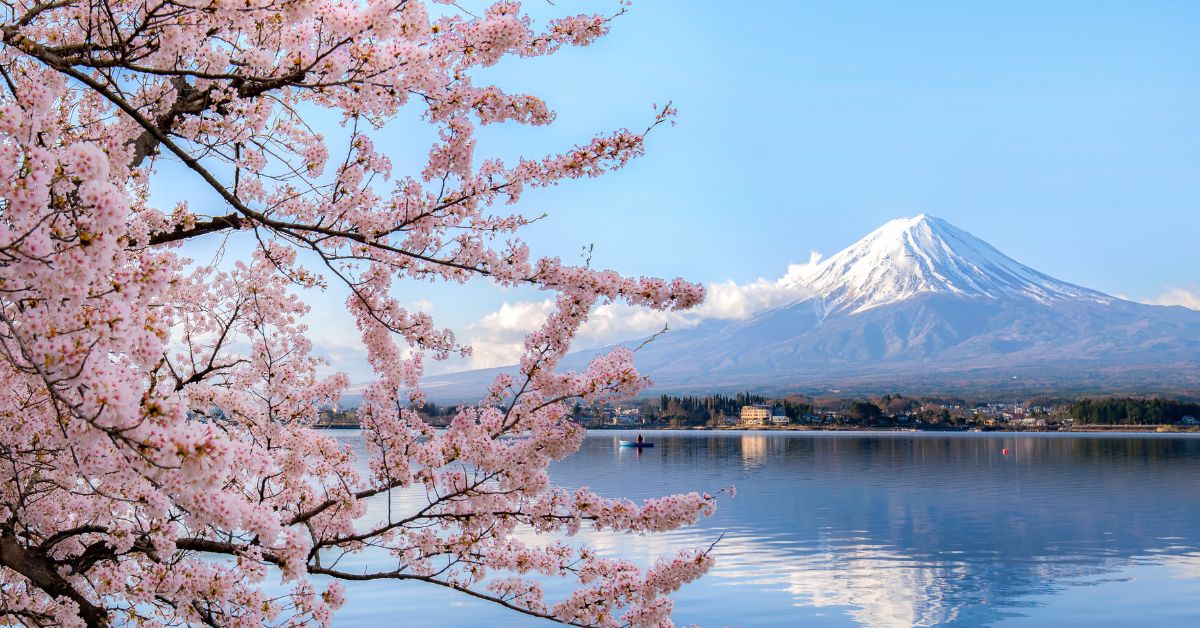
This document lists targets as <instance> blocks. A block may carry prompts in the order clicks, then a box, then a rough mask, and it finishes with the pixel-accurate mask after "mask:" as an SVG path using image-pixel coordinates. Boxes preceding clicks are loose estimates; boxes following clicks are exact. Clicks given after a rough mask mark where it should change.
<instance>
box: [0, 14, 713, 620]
mask: <svg viewBox="0 0 1200 628" xmlns="http://www.w3.org/2000/svg"><path fill="white" fill-rule="evenodd" d="M4 7H5V8H4V16H3V23H2V25H0V41H2V42H3V46H2V47H0V198H2V204H0V352H2V359H0V413H2V414H3V418H2V420H0V490H2V491H3V501H2V502H0V621H3V622H5V623H14V624H27V625H48V624H55V625H58V624H62V625H87V626H102V625H112V624H137V625H183V624H187V625H194V624H208V625H214V626H215V625H221V626H224V625H244V626H260V625H264V624H272V625H277V624H288V625H296V624H302V623H310V622H315V623H319V624H328V623H329V622H330V620H331V613H332V612H333V610H334V609H336V608H337V607H338V606H339V605H341V604H342V603H343V601H344V597H345V593H344V588H343V585H342V584H341V582H343V581H349V580H366V579H373V580H395V581H406V580H411V581H419V583H424V585H425V586H435V587H445V588H449V589H452V590H455V591H458V592H461V593H463V594H466V595H471V596H474V597H477V598H481V599H484V600H489V601H491V602H494V603H496V604H500V605H503V606H505V607H508V608H510V609H513V610H515V611H518V612H522V613H528V614H530V615H535V616H538V617H545V618H550V619H555V620H558V621H562V622H566V623H572V624H578V625H664V624H669V622H670V619H669V616H670V611H671V602H670V600H669V598H667V597H665V595H666V594H669V593H670V592H672V591H674V590H676V589H677V588H678V587H679V586H680V585H681V584H683V583H685V582H688V581H690V580H692V579H694V578H696V577H698V576H699V575H700V574H701V573H703V572H704V571H705V570H706V568H707V567H708V566H709V564H710V560H711V559H710V557H709V555H708V552H707V551H705V550H697V551H687V552H683V553H681V554H679V555H676V556H671V557H666V558H663V559H661V560H660V561H659V562H657V563H655V564H653V565H650V566H649V567H648V568H646V569H641V568H639V567H638V566H637V565H635V564H633V563H631V562H628V561H624V560H614V559H606V558H603V557H600V556H598V554H597V553H596V552H595V551H593V550H590V549H588V548H587V547H585V546H582V544H580V543H578V542H573V540H572V539H569V538H566V536H568V535H570V534H572V533H574V532H576V531H577V530H580V529H581V528H585V527H586V528H594V529H599V530H609V531H618V532H626V533H634V534H640V533H649V532H656V531H663V530H669V529H672V528H676V527H678V526H681V525H685V524H688V523H690V522H694V521H695V520H696V519H697V518H698V517H699V516H702V515H704V514H706V513H711V512H712V510H713V508H714V498H713V497H712V496H710V495H706V494H704V495H702V494H695V493H693V494H688V495H678V496H668V497H663V498H660V499H654V500H648V501H645V502H642V503H633V502H631V501H629V500H626V499H612V498H606V497H602V496H599V495H596V494H594V493H592V492H590V491H588V490H586V489H582V490H564V489H562V488H558V487H555V486H554V485H552V484H551V483H550V481H549V478H548V475H547V467H548V465H549V464H550V463H551V462H552V461H554V460H558V459H561V458H563V457H564V456H567V455H568V454H570V453H572V452H573V451H575V450H576V449H577V448H578V447H579V445H580V443H581V439H582V437H583V434H582V430H581V428H579V427H578V426H577V425H575V424H574V423H572V422H570V421H569V420H568V415H569V408H568V406H567V403H568V402H572V401H575V400H579V399H583V400H586V401H589V402H603V401H604V400H606V399H613V398H619V397H626V396H629V395H633V394H636V393H637V392H638V391H639V390H640V389H641V388H642V387H643V386H645V384H646V382H645V380H644V378H643V377H641V376H640V375H639V374H638V373H637V371H636V370H635V368H634V366H633V363H632V353H631V352H630V351H628V350H625V349H617V350H615V351H613V352H612V353H610V354H608V355H605V356H603V357H600V358H598V359H596V360H594V361H593V362H592V363H591V364H590V366H588V367H587V368H586V370H584V371H583V372H560V371H559V370H558V369H557V365H558V362H559V360H560V358H561V357H562V356H563V355H564V353H566V352H567V351H568V348H569V346H570V342H571V339H572V336H573V335H574V334H575V332H576V331H577V330H578V329H579V328H580V326H581V325H582V324H583V323H584V322H585V321H586V320H587V318H588V314H589V312H590V311H591V309H592V308H593V306H595V305H597V304H601V303H605V302H610V301H615V300H622V301H625V302H628V303H631V304H636V305H641V306H646V307H650V308H660V309H668V308H669V309H681V308H688V307H691V306H693V305H695V304H696V303H698V302H699V301H700V300H701V299H702V298H703V292H702V289H701V288H699V287H698V286H696V285H694V284H690V283H686V282H684V281H682V280H679V279H676V280H673V281H664V280H659V279H653V278H644V277H642V278H631V277H624V276H621V275H619V274H618V273H616V272H611V271H600V270H595V269H592V268H590V267H588V265H587V264H584V265H581V266H572V265H569V264H567V263H564V262H562V261H561V260H559V259H555V258H538V257H535V256H533V255H532V254H531V252H530V250H529V248H528V247H527V246H526V245H525V244H523V243H522V242H521V240H520V239H518V237H517V232H519V231H520V230H521V228H522V227H523V226H525V225H526V224H528V223H529V222H530V219H528V218H526V217H525V216H523V215H521V214H520V213H519V212H518V211H516V209H515V208H514V207H512V204H514V203H516V202H517V201H518V200H519V199H520V198H521V195H522V193H523V192H524V191H525V190H528V189H531V188H540V187H547V186H553V185H556V184H558V183H560V182H562V181H564V180H567V179H576V178H583V177H594V176H597V175H600V174H603V173H605V172H607V171H610V170H613V169H616V168H620V167H621V166H623V165H625V164H626V163H627V162H628V161H629V160H630V159H633V158H635V157H637V156H638V155H640V154H641V153H642V151H643V143H644V138H645V135H646V133H645V132H631V131H628V130H619V131H616V132H613V133H609V134H606V135H601V136H598V137H595V138H592V139H589V140H587V141H584V142H582V143H581V144H579V145H577V146H574V147H564V150H563V151H562V152H561V153H558V154H551V155H548V156H538V157H529V158H522V159H519V160H516V161H515V162H505V161H503V160H500V159H495V158H485V157H482V156H478V155H476V154H475V150H476V141H475V139H474V136H475V129H476V128H477V127H479V126H482V125H488V124H497V123H503V122H509V123H516V124H525V125H544V124H548V123H550V122H551V121H552V120H553V117H554V116H553V113H552V112H551V111H550V110H549V109H548V108H547V105H546V104H545V103H543V102H542V101H541V100H539V99H538V98H536V97H534V96H530V95H525V94H512V93H508V92H506V91H503V90H502V89H501V88H500V87H497V86H492V85H480V84H476V83H475V82H474V81H473V80H472V76H473V75H475V74H478V72H477V70H478V69H479V68H483V67H487V66H490V65H493V64H495V63H496V62H498V61H499V60H501V59H502V58H510V59H513V61H512V62H517V61H516V59H519V58H526V57H538V56H542V55H549V54H552V53H554V52H555V51H557V50H559V49H560V48H561V47H563V46H586V45H588V44H589V43H591V42H592V41H594V40H595V39H596V38H598V37H601V36H603V35H604V34H605V33H606V32H607V31H608V29H609V27H610V24H611V23H612V19H613V18H614V17H616V16H617V15H619V14H621V13H622V12H624V11H625V10H626V8H625V7H624V6H623V5H616V6H613V7H612V8H611V10H610V11H609V12H607V13H602V14H598V15H576V16H567V17H561V18H559V19H554V20H551V21H547V22H544V23H538V22H535V21H534V20H532V19H530V18H529V17H528V16H527V15H526V14H524V13H523V12H522V10H521V7H520V6H519V5H518V4H517V3H516V2H504V1H502V2H496V3H495V4H492V5H490V6H485V7H480V8H479V9H474V8H464V7H461V6H459V5H457V4H448V3H443V4H442V5H441V6H438V5H432V6H431V5H428V4H427V3H426V2H420V1H417V0H87V1H85V0H4ZM405 105H408V108H407V109H405V111H406V112H416V111H419V112H420V115H421V116H422V119H423V120H424V121H426V122H427V123H428V124H430V125H433V126H434V127H435V128H436V130H437V133H438V140H437V141H436V142H435V143H434V144H433V145H432V146H431V147H430V148H429V151H428V160H427V163H426V164H425V166H424V169H423V170H421V171H420V172H414V173H410V174H402V173H398V172H394V171H393V168H392V164H391V162H390V161H389V159H388V157H387V156H386V155H385V154H383V152H382V151H380V150H377V148H376V146H377V142H379V141H380V139H381V138H384V137H386V134H384V133H383V132H382V131H381V128H382V127H383V125H384V124H386V123H387V122H389V121H390V120H392V119H394V118H396V117H397V116H398V115H400V113H401V109H402V108H403V107H405ZM321 110H324V111H331V112H335V115H340V116H341V119H342V121H343V124H344V126H345V128H346V129H347V132H348V135H349V140H348V142H347V143H346V144H345V145H344V146H343V145H340V144H337V143H335V142H331V141H328V140H326V138H324V137H323V136H322V134H321V133H320V132H319V131H318V130H316V129H314V128H312V127H311V126H310V125H309V124H306V121H305V119H306V114H311V113H312V112H314V111H321ZM672 114H673V111H672V110H671V108H670V107H666V108H662V109H661V110H659V111H658V112H657V115H656V116H655V117H653V118H649V119H648V120H647V123H648V126H649V128H654V127H655V126H657V125H658V124H660V123H662V122H664V121H666V120H668V119H669V118H670V117H671V116H672ZM307 117H309V119H311V117H310V116H307ZM647 130H649V129H647ZM335 144H337V145H335ZM331 151H332V152H333V153H335V154H336V156H331ZM167 162H171V163H172V164H174V165H173V166H172V167H175V168H182V169H183V170H184V171H185V172H186V173H187V176H189V177H192V178H193V179H194V180H195V181H197V182H199V183H200V184H202V185H203V186H204V187H205V189H207V190H210V191H211V192H212V194H213V195H214V196H213V198H216V199H219V201H217V202H214V203H205V204H204V206H193V205H192V204H189V203H180V204H179V205H177V206H175V207H172V208H160V207H155V206H154V204H153V203H152V202H151V200H150V198H151V197H150V189H151V186H152V185H153V184H154V182H155V181H156V177H155V172H156V168H159V167H160V166H161V165H163V164H165V163H167ZM230 234H237V236H238V237H241V238H245V239H246V240H247V241H251V242H253V246H248V247H246V250H247V251H251V250H252V252H247V254H246V256H245V258H244V259H241V260H237V261H236V263H234V262H233V260H225V261H224V262H223V263H220V264H217V263H215V262H206V263H196V262H192V261H190V260H186V259H184V258H183V257H181V255H180V254H179V251H178V248H179V245H180V244H181V243H183V242H186V241H189V240H193V239H199V238H208V239H213V238H217V239H221V238H227V237H229V236H230ZM476 277H484V278H487V279H489V280H491V281H493V282H496V283H497V284H500V285H505V286H517V285H525V286H533V287H535V288H537V289H541V290H545V291H547V292H549V293H551V294H553V295H554V298H555V299H556V303H557V306H556V309H555V311H554V312H553V313H552V314H551V315H550V316H549V318H548V320H546V322H545V324H544V325H543V326H542V327H541V328H540V329H539V330H538V331H536V332H535V333H532V334H531V335H529V337H528V338H527V339H526V341H525V345H524V347H525V348H524V357H523V358H522V359H521V362H520V368H519V373H518V374H517V375H515V376H501V377H498V378H497V379H496V381H495V383H494V384H493V385H492V386H491V388H490V391H489V392H488V394H487V396H486V398H483V399H481V400H480V401H479V403H478V404H477V405H474V406H469V407H463V408H461V409H460V410H459V412H458V414H457V416H455V417H454V419H453V422H452V424H451V425H450V426H449V428H447V429H445V430H434V429H431V428H430V427H429V426H428V425H426V424H425V423H423V422H422V421H421V420H420V418H419V417H418V415H417V414H416V412H415V410H414V408H415V407H418V406H419V404H420V403H421V402H422V400H423V394H422V392H421V389H420V387H419V383H420V380H421V377H422V373H423V367H424V360H426V359H444V358H446V357H447V356H451V355H455V354H462V353H464V352H467V351H469V347H464V346H461V345H460V344H458V343H457V342H456V341H455V337H454V335H453V334H452V333H451V332H450V331H449V330H446V329H442V328H439V327H438V326H436V325H435V324H434V322H433V320H432V319H431V318H430V317H429V316H428V315H427V314H425V313H422V312H415V311H409V310H407V309H405V308H404V307H402V306H401V303H400V302H399V301H398V300H397V297H396V296H395V293H396V292H397V283H398V282H400V281H401V280H412V279H416V280H440V281H446V282H464V281H466V280H468V279H471V278H476ZM332 282H339V283H340V284H342V285H344V286H345V287H346V288H347V289H348V290H347V291H348V294H349V297H348V299H347V301H346V307H347V308H348V311H349V312H350V313H351V314H352V315H353V317H354V319H355V320H356V321H357V325H358V328H359V330H360V331H361V335H362V340H363V343H364V345H365V347H366V351H367V358H368V360H369V362H370V364H371V366H372V368H373V369H374V371H375V373H376V376H377V381H375V383H373V384H371V385H370V386H369V387H368V388H367V389H366V392H365V394H364V400H363V403H362V406H361V407H360V408H359V410H358V415H359V418H360V420H361V423H362V427H363V438H364V440H365V443H366V451H367V456H368V457H369V460H368V461H366V464H363V461H359V460H356V459H355V454H354V452H353V451H352V450H351V449H349V448H347V447H346V446H343V445H339V443H338V442H337V441H336V440H335V439H333V438H331V437H329V436H328V435H326V434H323V433H321V432H320V431H319V430H314V429H313V428H312V424H313V422H314V420H315V419H316V417H317V413H318V411H319V408H321V407H323V406H327V405H330V404H335V403H336V402H337V400H338V398H339V395H340V394H341V392H342V391H343V390H344V389H345V388H346V386H347V381H346V377H345V376H344V375H340V374H338V375H332V376H327V375H324V374H325V373H327V372H328V371H326V370H325V369H323V368H321V367H320V364H319V361H318V360H317V359H316V358H315V357H313V356H312V355H311V354H310V349H311V347H312V342H311V335H312V333H311V332H310V330H308V329H306V327H305V326H304V324H303V323H302V320H303V316H304V314H305V313H306V312H307V310H308V307H307V306H306V304H305V298H311V297H312V295H315V294H320V293H321V291H322V290H323V289H325V288H326V286H327V284H329V283H332ZM356 469H357V470H356ZM362 469H367V471H365V472H364V471H362ZM390 491H409V492H410V493H412V492H415V494H418V495H423V496H424V497H423V498H422V499H421V500H420V501H421V504H420V507H419V508H416V509H414V510H412V511H410V512H395V511H393V510H392V509H389V510H388V511H387V514H386V516H384V517H383V518H382V519H381V520H380V519H379V518H371V517H367V516H366V512H367V509H366V505H367V502H368V500H371V499H372V498H376V499H378V498H379V497H380V496H385V495H386V494H388V493H389V492H390ZM530 532H536V533H542V534H543V536H541V537H537V536H534V537H532V538H537V539H538V541H539V542H536V543H534V542H531V541H529V540H528V539H530V538H531V535H530V534H529V533H530ZM522 539H525V540H522ZM368 551H369V552H374V553H375V555H379V556H384V557H386V559H385V562H386V564H385V565H383V566H380V567H378V568H376V569H374V570H369V571H365V572H363V571H361V570H359V571H348V570H345V569H343V568H341V567H339V564H340V563H339V558H340V557H342V556H343V555H346V554H355V553H360V552H368ZM546 578H559V579H563V580H564V581H566V582H571V583H574V584H573V585H572V588H573V590H574V592H573V593H571V594H570V595H568V596H566V597H565V599H555V600H549V599H545V598H544V597H543V595H542V592H541V588H540V583H541V582H543V581H544V580H545V579H546ZM280 579H282V583H283V584H284V587H283V591H284V593H282V594H280V593H278V591H279V589H278V587H277V585H275V584H274V583H276V582H279V581H280ZM272 587H275V588H272ZM267 591H275V592H274V593H268V592H267Z"/></svg>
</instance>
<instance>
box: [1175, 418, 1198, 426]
mask: <svg viewBox="0 0 1200 628" xmlns="http://www.w3.org/2000/svg"><path fill="white" fill-rule="evenodd" d="M1179 422H1180V423H1182V424H1184V425H1200V419H1197V418H1196V417H1194V416H1185V417H1183V418H1182V419H1180V420H1179Z"/></svg>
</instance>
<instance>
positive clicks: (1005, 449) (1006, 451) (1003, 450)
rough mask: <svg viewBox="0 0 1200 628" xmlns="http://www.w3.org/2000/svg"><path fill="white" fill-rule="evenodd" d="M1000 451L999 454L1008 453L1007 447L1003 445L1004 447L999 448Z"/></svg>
mask: <svg viewBox="0 0 1200 628" xmlns="http://www.w3.org/2000/svg"><path fill="white" fill-rule="evenodd" d="M1000 453H1001V454H1003V455H1005V456H1007V455H1008V448H1007V447H1005V448H1004V449H1001V450H1000Z"/></svg>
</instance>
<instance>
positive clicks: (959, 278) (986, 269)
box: [801, 214, 1112, 312]
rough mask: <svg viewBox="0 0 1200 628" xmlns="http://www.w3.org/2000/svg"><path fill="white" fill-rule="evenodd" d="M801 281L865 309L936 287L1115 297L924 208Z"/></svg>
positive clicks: (974, 292) (848, 306)
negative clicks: (1041, 268) (1015, 256)
mask: <svg viewBox="0 0 1200 628" xmlns="http://www.w3.org/2000/svg"><path fill="white" fill-rule="evenodd" d="M801 281H802V282H804V283H807V284H808V285H809V286H811V287H812V288H813V289H814V290H816V292H817V294H820V295H821V296H822V297H823V298H824V300H825V302H826V304H827V310H828V311H829V312H838V311H847V310H849V311H851V312H862V311H864V310H868V309H871V308H873V307H878V306H880V305H887V304H888V303H895V302H898V301H903V300H905V299H909V298H912V297H914V296H916V295H919V294H928V293H933V294H952V295H956V296H961V297H990V298H1001V297H1024V298H1030V299H1034V300H1037V301H1040V302H1043V303H1051V302H1054V301H1058V300H1075V299H1084V300H1089V301H1095V302H1098V303H1106V302H1109V301H1111V300H1112V298H1111V297H1109V296H1107V295H1104V294H1102V293H1099V292H1096V291H1094V290H1088V289H1086V288H1081V287H1079V286H1076V285H1072V284H1069V283H1067V282H1064V281H1059V280H1057V279H1055V278H1053V277H1050V276H1048V275H1045V274H1042V273H1040V272H1038V271H1036V270H1033V269H1032V268H1029V267H1028V266H1024V265H1022V264H1020V263H1018V262H1016V261H1014V260H1012V259H1011V258H1009V257H1008V256H1006V255H1004V254H1003V253H1001V252H1000V251H997V250H996V249H995V248H993V247H992V246H991V245H990V244H988V243H987V242H984V241H983V240H980V239H979V238H976V237H975V236H973V235H971V234H970V233H967V232H966V231H963V230H962V229H959V228H957V227H955V226H953V225H951V224H950V223H948V222H946V221H944V220H942V219H940V218H935V217H933V216H926V215H924V214H922V215H920V216H917V217H915V218H899V219H896V220H893V221H891V222H888V223H887V224H885V225H883V226H882V227H880V228H878V229H876V230H875V231H872V232H871V233H870V234H868V235H867V236H866V237H865V238H863V239H862V240H859V241H858V242H856V243H854V244H853V245H851V246H850V247H848V248H846V249H845V250H843V251H842V252H840V253H838V254H837V255H834V256H833V257H831V258H829V259H828V260H825V261H824V262H823V263H821V264H820V265H818V266H817V267H816V268H815V269H813V271H812V273H811V274H810V275H809V276H808V277H804V278H803V279H802V280H801Z"/></svg>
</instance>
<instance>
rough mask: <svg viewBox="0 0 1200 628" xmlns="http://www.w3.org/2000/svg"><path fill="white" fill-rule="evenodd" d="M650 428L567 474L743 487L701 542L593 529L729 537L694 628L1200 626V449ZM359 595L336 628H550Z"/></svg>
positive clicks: (595, 480) (1172, 440) (599, 440)
mask: <svg viewBox="0 0 1200 628" xmlns="http://www.w3.org/2000/svg"><path fill="white" fill-rule="evenodd" d="M634 434H635V433H634V432H610V431H605V432H592V433H591V434H589V436H588V438H587V440H586V441H585V444H584V447H583V449H582V450H581V451H580V452H579V453H578V454H577V455H575V456H573V457H571V458H569V459H567V460H566V461H563V462H561V463H558V464H556V465H555V466H554V467H552V475H553V476H554V478H555V480H556V482H558V483H559V484H560V485H564V486H568V487H575V486H581V485H588V486H590V487H591V488H592V489H594V490H596V491H597V492H600V493H602V494H605V495H611V496H619V495H625V496H630V497H634V498H642V497H653V496H658V495H663V494H667V493H673V492H686V491H692V490H701V491H705V490H706V491H710V492H712V491H716V490H719V489H720V488H722V487H725V486H729V485H731V484H733V485H736V486H737V497H736V498H733V499H729V498H723V499H722V500H721V502H720V509H719V511H718V512H717V514H716V515H715V516H713V517H712V518H710V519H707V520H705V521H703V522H701V524H699V525H697V526H695V527H692V528H688V529H685V530H680V531H676V532H673V533H668V534H661V535H652V536H645V537H629V536H623V535H612V534H600V533H593V532H585V533H581V534H580V536H581V537H582V538H585V539H586V540H587V542H588V543H590V544H592V545H593V546H595V547H598V548H600V550H601V551H602V553H604V554H607V555H613V556H622V557H626V558H631V559H633V560H636V561H639V562H641V563H643V564H645V563H649V562H650V561H651V560H653V559H654V558H655V557H657V556H659V555H662V554H665V553H668V552H671V551H674V550H677V549H681V548H685V547H696V546H707V545H708V544H709V543H711V542H712V541H713V540H714V539H716V538H717V537H718V536H719V535H721V534H722V533H724V535H725V536H724V539H723V540H722V541H721V543H720V544H719V545H718V546H717V550H716V554H715V555H716V558H717V563H716V567H715V568H714V569H713V570H712V571H711V572H710V573H709V575H708V576H707V577H706V578H704V579H703V580H701V581H699V582H696V583H693V584H691V585H688V586H686V587H684V589H683V590H681V591H680V592H679V593H677V594H676V596H675V598H676V600H677V604H676V613H675V619H676V621H677V622H678V623H681V624H686V623H690V622H695V623H700V624H703V625H712V626H723V625H740V626H792V625H864V626H909V625H925V626H929V625H962V626H980V625H990V624H1003V625H1063V624H1064V623H1067V624H1084V625H1097V624H1105V623H1109V624H1113V625H1120V624H1126V625H1127V624H1129V623H1139V624H1155V625H1195V623H1196V622H1197V620H1198V618H1200V596H1198V595H1197V594H1200V438H1198V437H1194V436H1175V435H1145V436H1141V435H1139V436H1131V435H1097V436H1092V435H1067V434H1044V435H1039V434H1018V435H1011V434H1010V435H994V434H914V433H904V434H887V433H796V432H792V433H752V432H748V433H739V432H700V433H682V432H646V433H645V434H646V435H647V437H648V440H651V441H653V442H654V443H655V445H656V447H655V448H654V449H652V450H647V451H645V452H638V451H630V450H628V449H626V450H622V448H620V447H618V446H617V444H618V440H619V439H621V438H625V439H629V438H631V437H632V436H633V435H634ZM339 438H344V439H346V440H347V441H349V442H355V441H357V440H358V437H357V435H356V434H354V433H342V434H339ZM1004 449H1007V450H1008V454H1007V455H1004V454H1003V453H1002V451H1003V450H1004ZM399 499H401V500H402V501H403V499H404V497H403V496H400V497H399ZM365 560H366V559H364V561H365ZM565 591H566V589H565V588H563V587H559V586H554V585H551V586H548V587H547V595H548V597H551V598H554V597H555V596H561V595H562V594H563V593H565ZM349 598H350V605H349V606H348V607H347V608H345V609H342V610H341V611H340V612H339V613H338V615H337V624H338V625H366V624H371V625H373V626H387V625H401V624H403V625H410V626H411V625H429V626H447V625H457V626H470V625H493V626H495V625H511V626H519V625H533V624H540V623H544V622H538V621H534V620H530V619H528V618H525V617H521V616H517V615H513V614H511V613H510V612H507V611H504V610H502V609H492V608H490V607H488V606H487V605H486V604H483V603H480V602H475V601H473V600H461V599H459V596H455V595H453V594H447V593H444V592H440V591H436V590H433V591H431V590H430V587H428V586H421V585H415V584H414V585H409V584H405V585H397V584H394V583H377V584H370V585H352V586H351V587H349ZM448 607H449V608H448ZM401 610H402V611H404V612H403V614H402V615H400V616H398V615H396V611H401ZM547 625H548V624H547Z"/></svg>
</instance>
